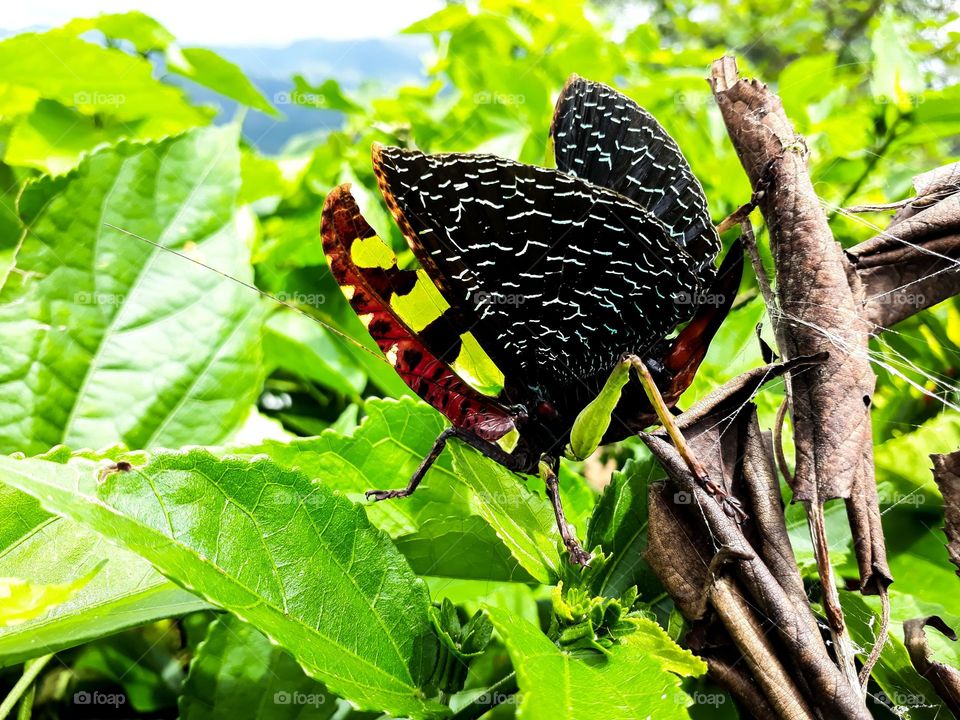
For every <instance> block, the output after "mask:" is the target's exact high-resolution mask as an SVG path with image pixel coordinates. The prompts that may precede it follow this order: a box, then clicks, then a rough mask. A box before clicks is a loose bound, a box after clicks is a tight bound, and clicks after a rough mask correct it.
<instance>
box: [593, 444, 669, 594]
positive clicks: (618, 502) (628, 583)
mask: <svg viewBox="0 0 960 720" xmlns="http://www.w3.org/2000/svg"><path fill="white" fill-rule="evenodd" d="M662 474H663V473H662V471H661V470H660V466H659V464H658V463H657V462H656V461H655V460H654V459H653V456H651V455H650V454H649V453H647V454H645V455H644V456H643V459H642V460H638V459H634V458H631V459H630V460H628V461H627V463H626V465H624V467H623V470H621V471H618V472H615V473H614V474H613V478H612V479H611V480H610V484H609V485H607V487H606V488H605V489H604V491H603V495H601V496H600V500H599V501H598V502H597V506H596V508H594V511H593V516H592V517H591V518H590V524H589V526H588V530H587V543H586V546H587V547H588V548H590V549H591V550H593V549H594V548H595V547H597V546H598V545H599V546H600V548H601V549H602V551H603V552H604V553H605V554H606V555H609V556H610V557H609V558H608V559H607V562H606V564H604V566H603V568H601V570H600V572H599V573H598V574H597V576H596V577H595V579H594V584H593V587H592V590H593V592H594V593H596V594H597V595H603V596H604V597H611V598H612V597H620V596H621V595H623V593H624V592H625V591H626V590H628V589H629V588H631V587H633V586H634V585H637V586H639V590H640V596H641V597H642V598H644V599H646V600H651V599H652V598H653V596H654V595H656V594H659V593H660V592H662V589H661V586H660V583H659V581H658V580H657V579H656V576H655V575H654V574H653V572H652V571H651V570H650V566H649V565H647V563H646V561H645V560H644V559H643V553H644V551H645V550H646V548H647V488H648V487H649V486H650V483H651V482H654V481H655V480H657V479H659V478H660V477H662Z"/></svg>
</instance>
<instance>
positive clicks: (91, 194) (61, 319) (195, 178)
mask: <svg viewBox="0 0 960 720" xmlns="http://www.w3.org/2000/svg"><path fill="white" fill-rule="evenodd" d="M236 143H237V131H236V128H220V129H209V130H207V129H204V130H198V131H194V132H191V133H188V134H185V135H182V136H179V137H176V138H171V139H169V140H166V141H164V142H161V143H156V144H150V145H132V144H123V145H120V146H118V147H116V148H111V149H107V150H103V151H101V152H98V153H96V154H94V155H92V156H90V157H88V158H87V159H85V160H84V161H83V162H82V163H81V164H80V166H79V167H78V168H77V169H76V170H74V171H73V172H71V173H70V174H68V175H65V176H62V177H59V178H42V179H40V180H39V181H36V182H33V183H31V184H29V185H28V186H27V187H26V188H25V189H24V191H23V193H22V194H21V196H20V201H19V211H20V215H21V218H22V220H23V223H24V224H25V225H26V226H27V228H28V230H27V231H26V233H25V236H24V238H23V241H22V243H21V245H20V247H19V249H18V251H17V255H16V259H15V264H16V272H12V273H10V274H9V275H8V276H7V277H6V279H5V283H4V285H3V288H2V290H0V328H2V332H3V334H4V336H5V337H8V338H9V340H8V342H6V343H5V344H4V346H3V348H2V350H0V368H2V373H3V375H2V377H3V382H2V383H0V405H2V406H3V410H2V411H0V421H2V423H0V424H2V428H0V449H3V450H4V451H6V452H12V451H24V452H26V453H28V454H33V453H37V452H43V451H45V450H47V449H48V448H50V447H53V446H54V445H57V444H60V443H68V444H72V445H73V446H79V447H84V446H86V447H99V446H103V445H106V444H111V443H116V442H117V441H118V439H119V440H122V441H123V442H124V443H125V444H126V445H127V446H128V447H134V448H137V447H156V446H171V447H178V446H180V445H186V444H201V443H216V442H219V441H221V440H222V439H224V438H225V437H227V436H228V435H229V434H230V433H231V432H232V430H233V429H234V428H235V427H237V426H239V424H240V423H241V422H242V420H243V419H244V417H245V416H246V414H247V411H248V409H249V407H250V405H251V404H252V402H253V400H254V398H255V397H256V394H257V392H258V391H259V387H260V377H261V367H260V365H261V359H260V355H261V350H260V340H259V332H260V325H261V307H262V306H261V303H260V302H259V298H258V297H257V295H256V294H255V293H253V292H251V291H250V290H248V289H246V288H243V287H242V286H239V285H237V284H236V283H234V282H232V281H230V280H227V279H226V278H224V277H222V276H220V275H218V274H216V273H212V272H210V271H209V270H207V269H206V268H203V267H199V266H197V265H196V264H194V263H191V262H190V261H188V260H186V259H184V258H182V257H177V256H175V255H172V254H170V253H166V252H164V251H163V250H162V249H161V248H158V247H157V246H156V245H153V244H151V243H158V244H160V245H163V246H165V247H169V248H173V249H176V250H177V251H179V252H184V253H187V254H188V255H190V256H192V257H195V258H198V259H202V261H204V262H206V263H209V264H211V265H213V266H215V267H217V268H219V269H220V270H222V271H223V272H227V273H230V274H233V275H236V276H238V277H239V278H240V279H243V280H246V281H249V280H250V279H251V277H252V273H251V269H250V266H249V261H248V259H247V252H248V251H247V249H246V247H245V244H244V243H245V239H246V237H247V236H248V234H249V232H250V226H249V224H248V222H249V219H248V218H247V216H246V215H244V214H242V213H237V214H235V211H234V204H235V201H236V196H237V190H238V187H239V153H238V151H237V148H236ZM111 226H112V227H111ZM116 228H120V229H116ZM130 233H133V234H135V235H138V236H140V237H142V238H146V239H147V240H149V241H150V242H144V241H143V240H140V239H138V238H137V237H134V236H132V235H131V234H130Z"/></svg>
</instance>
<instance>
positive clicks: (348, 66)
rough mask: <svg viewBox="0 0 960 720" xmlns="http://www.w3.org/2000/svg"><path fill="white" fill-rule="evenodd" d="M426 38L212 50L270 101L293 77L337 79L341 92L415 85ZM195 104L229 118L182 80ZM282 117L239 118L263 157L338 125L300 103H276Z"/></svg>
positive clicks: (217, 101) (227, 104)
mask: <svg viewBox="0 0 960 720" xmlns="http://www.w3.org/2000/svg"><path fill="white" fill-rule="evenodd" d="M430 47H431V45H430V41H429V39H428V38H425V37H416V36H400V37H397V38H387V39H367V40H354V41H349V40H322V39H317V40H300V41H298V42H295V43H293V44H292V45H289V46H287V47H284V48H272V47H214V48H213V50H215V51H216V52H218V53H220V54H221V55H223V56H224V57H225V58H227V59H228V60H230V61H231V62H234V63H236V64H237V65H239V66H240V68H242V69H243V71H244V72H245V73H246V74H247V75H248V76H249V77H250V79H251V80H252V81H253V82H254V84H256V86H257V87H258V88H260V90H261V91H263V94H264V95H266V97H267V98H268V99H269V100H270V101H271V102H273V101H274V98H276V97H277V95H278V94H285V93H288V92H289V91H290V89H291V88H292V87H293V82H292V78H293V76H294V75H297V74H300V75H303V76H304V77H306V78H307V80H309V81H310V82H311V83H314V84H319V83H321V82H323V81H324V80H326V79H327V78H331V77H332V78H336V80H337V81H339V82H340V84H341V85H343V86H344V87H346V88H355V87H357V86H358V85H359V84H360V83H366V82H375V83H377V84H379V85H382V86H383V87H384V89H385V90H387V89H389V88H391V87H396V86H398V85H402V84H406V83H411V82H417V81H419V80H422V79H423V77H424V73H423V62H422V59H421V58H422V57H423V55H424V54H425V53H426V52H427V51H428V50H429V49H430ZM183 85H184V86H185V87H186V88H187V90H188V92H189V93H190V95H191V97H193V98H194V99H195V100H196V101H197V102H202V103H205V104H212V105H219V106H220V107H221V113H220V116H219V118H221V119H223V120H224V121H226V120H229V119H230V118H231V117H233V114H234V112H235V111H236V103H234V102H231V101H229V100H225V99H224V98H221V97H219V96H218V95H216V94H215V93H213V92H211V91H209V90H206V89H205V88H201V87H199V86H196V85H194V84H193V83H189V82H184V83H183ZM279 110H280V111H281V112H282V113H283V114H284V115H285V116H286V117H285V118H284V119H282V120H280V121H278V120H276V119H275V118H271V117H269V116H267V115H264V114H262V113H258V112H249V113H248V114H247V116H246V118H245V119H244V123H243V134H244V137H246V138H247V139H248V140H249V141H250V142H251V143H253V144H254V145H256V146H257V147H258V148H259V149H260V150H262V151H263V152H267V153H277V152H279V151H280V150H282V149H283V147H284V146H285V145H286V144H287V142H289V140H290V139H291V138H293V137H296V136H298V135H303V134H307V133H317V132H324V131H327V130H334V129H337V128H339V127H340V126H341V125H342V124H343V118H342V116H341V114H340V113H338V112H333V111H330V110H315V109H312V108H308V107H302V106H299V105H281V106H279Z"/></svg>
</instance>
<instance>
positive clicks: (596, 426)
mask: <svg viewBox="0 0 960 720" xmlns="http://www.w3.org/2000/svg"><path fill="white" fill-rule="evenodd" d="M630 367H631V365H630V361H628V360H625V361H623V362H621V363H618V364H617V365H616V367H614V368H613V372H611V373H610V377H608V378H607V381H606V382H605V383H604V384H603V388H602V389H601V390H600V392H599V393H598V394H597V396H596V397H595V398H594V399H593V400H591V401H590V403H589V404H588V405H587V406H586V407H585V408H584V409H583V410H581V411H580V414H579V415H577V419H576V420H574V422H573V429H572V430H571V431H570V451H569V454H570V455H571V456H572V457H573V459H575V460H584V459H585V458H588V457H590V456H591V455H593V453H594V451H595V450H596V449H597V448H598V447H600V441H601V440H602V439H603V436H604V435H605V434H606V432H607V428H609V427H610V420H611V418H612V417H613V411H614V409H615V408H616V407H617V403H618V402H620V392H621V391H622V390H623V387H624V385H626V384H627V383H628V382H629V381H630Z"/></svg>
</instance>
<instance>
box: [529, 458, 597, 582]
mask: <svg viewBox="0 0 960 720" xmlns="http://www.w3.org/2000/svg"><path fill="white" fill-rule="evenodd" d="M559 467H560V461H559V460H555V459H553V458H551V457H548V456H546V455H544V456H543V457H542V458H541V459H540V477H542V478H543V482H544V484H545V485H546V486H547V497H548V498H550V504H551V505H553V513H554V515H555V516H556V518H557V529H558V530H559V531H560V537H561V538H563V544H564V546H565V547H566V548H567V552H569V553H570V562H571V563H573V564H574V565H581V566H583V565H588V564H589V563H590V557H591V556H590V553H588V552H587V551H586V550H584V549H583V546H581V545H580V543H579V542H578V541H577V537H576V535H575V534H574V532H573V529H572V527H571V525H570V523H568V522H567V518H566V516H565V515H564V512H563V504H562V503H561V502H560V483H559V481H558V480H557V470H558V469H559Z"/></svg>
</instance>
